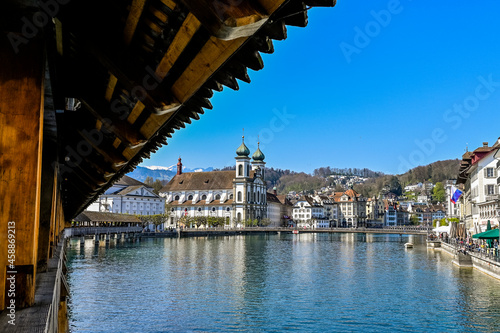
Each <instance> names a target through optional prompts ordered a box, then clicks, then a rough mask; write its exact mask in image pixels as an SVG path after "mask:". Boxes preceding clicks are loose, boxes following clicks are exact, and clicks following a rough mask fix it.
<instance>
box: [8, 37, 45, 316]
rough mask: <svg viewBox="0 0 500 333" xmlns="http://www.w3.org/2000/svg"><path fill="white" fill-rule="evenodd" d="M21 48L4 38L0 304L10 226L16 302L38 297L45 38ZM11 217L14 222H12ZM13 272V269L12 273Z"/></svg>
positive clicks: (20, 303) (24, 303)
mask: <svg viewBox="0 0 500 333" xmlns="http://www.w3.org/2000/svg"><path fill="white" fill-rule="evenodd" d="M18 51H19V52H18V53H17V54H16V52H15V51H14V49H13V47H12V45H10V43H9V42H8V40H7V39H6V38H1V39H0V59H2V63H3V64H4V65H2V67H1V70H0V128H1V131H0V151H1V152H2V153H1V155H0V170H1V172H0V198H1V204H0V206H1V208H0V217H1V218H0V244H1V246H0V310H1V309H4V308H5V305H6V303H9V304H10V302H11V299H9V298H8V295H6V293H5V291H6V289H7V290H8V288H9V286H8V285H10V283H9V284H8V285H7V283H6V278H7V270H9V271H10V270H11V268H10V267H8V265H10V264H11V262H10V261H8V257H7V254H8V247H7V244H8V237H9V236H8V226H9V227H11V226H13V229H15V262H13V263H14V265H15V267H12V268H13V269H14V271H17V274H14V275H15V288H16V290H15V293H16V295H15V305H16V308H18V309H19V308H24V307H28V306H31V305H33V303H34V301H35V275H36V263H37V252H38V228H39V217H40V215H39V213H40V188H41V170H42V165H41V164H42V137H43V135H42V132H43V96H44V94H43V92H44V91H43V77H44V64H45V60H44V58H45V56H44V51H43V42H42V40H41V39H39V38H36V37H35V38H33V39H31V40H30V41H29V43H27V44H26V45H23V48H22V49H20V50H18ZM8 222H14V223H11V224H8ZM10 275H12V274H9V276H10Z"/></svg>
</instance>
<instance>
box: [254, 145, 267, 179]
mask: <svg viewBox="0 0 500 333" xmlns="http://www.w3.org/2000/svg"><path fill="white" fill-rule="evenodd" d="M265 158H266V156H265V155H264V153H263V152H262V151H261V150H260V142H257V150H256V151H255V153H253V155H252V159H253V161H252V170H256V169H257V168H260V174H261V176H262V179H264V180H265V179H266V177H265V167H266V162H264V159H265Z"/></svg>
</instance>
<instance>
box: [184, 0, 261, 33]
mask: <svg viewBox="0 0 500 333" xmlns="http://www.w3.org/2000/svg"><path fill="white" fill-rule="evenodd" d="M183 2H184V3H185V5H186V6H187V7H188V8H189V10H190V11H191V12H192V13H193V14H194V15H195V16H196V17H197V18H198V19H199V20H200V22H201V23H202V24H203V26H204V27H205V28H206V29H207V30H208V31H210V33H211V34H212V36H214V37H217V38H218V39H222V40H234V39H237V38H241V37H249V36H252V35H253V34H254V33H255V32H256V31H257V30H258V29H259V28H260V27H261V26H262V25H263V24H264V23H265V22H266V21H267V19H268V18H269V14H268V13H267V12H266V10H265V9H264V8H262V6H261V5H260V4H259V3H258V2H256V1H252V0H248V1H234V2H232V3H229V4H228V3H225V2H222V1H211V0H183Z"/></svg>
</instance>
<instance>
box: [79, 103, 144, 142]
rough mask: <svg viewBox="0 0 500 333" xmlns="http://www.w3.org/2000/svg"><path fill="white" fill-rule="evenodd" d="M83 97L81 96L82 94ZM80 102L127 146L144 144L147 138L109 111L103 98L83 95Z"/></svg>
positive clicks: (108, 106)
mask: <svg viewBox="0 0 500 333" xmlns="http://www.w3.org/2000/svg"><path fill="white" fill-rule="evenodd" d="M82 97H83V96H82ZM81 102H82V104H83V105H84V106H85V109H87V110H88V111H89V112H90V113H91V114H92V115H93V116H94V117H95V118H96V119H97V120H99V121H101V123H102V125H103V126H104V127H106V128H107V130H108V131H110V132H112V133H114V134H115V135H116V136H117V137H118V138H119V139H120V140H121V141H122V142H123V143H125V144H126V145H128V146H129V147H139V146H143V145H144V144H146V142H147V139H146V138H145V137H143V136H142V135H141V134H140V133H139V132H138V131H137V130H136V129H135V128H134V127H133V126H132V125H131V124H130V123H128V122H127V121H126V120H122V119H120V117H119V116H118V115H117V114H116V113H114V112H112V111H111V106H110V104H108V103H107V102H106V101H105V100H104V99H103V100H102V101H98V100H97V98H94V99H93V98H91V97H83V98H82V99H81Z"/></svg>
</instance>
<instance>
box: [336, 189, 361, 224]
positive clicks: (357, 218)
mask: <svg viewBox="0 0 500 333" xmlns="http://www.w3.org/2000/svg"><path fill="white" fill-rule="evenodd" d="M333 200H334V201H335V202H336V203H337V204H338V222H339V223H338V224H339V226H342V227H365V226H366V217H367V216H366V199H365V198H364V197H363V196H362V195H361V194H359V193H357V192H356V191H354V190H353V189H352V188H351V189H349V190H347V191H345V192H335V193H334V195H333Z"/></svg>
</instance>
